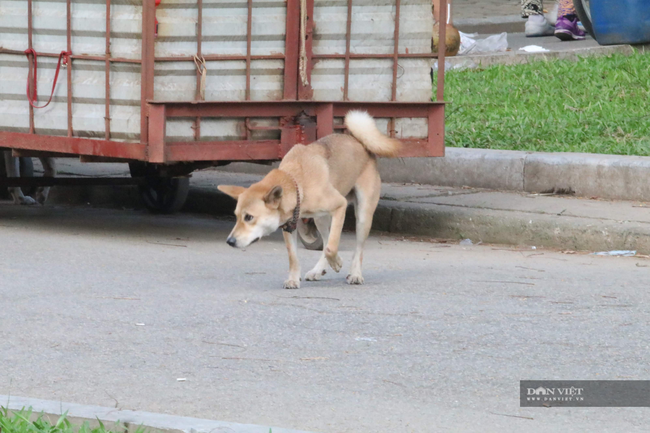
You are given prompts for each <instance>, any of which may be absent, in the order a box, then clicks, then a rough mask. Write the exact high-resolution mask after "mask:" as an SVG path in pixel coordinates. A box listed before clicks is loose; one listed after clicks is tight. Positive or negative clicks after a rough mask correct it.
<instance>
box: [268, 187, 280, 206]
mask: <svg viewBox="0 0 650 433" xmlns="http://www.w3.org/2000/svg"><path fill="white" fill-rule="evenodd" d="M280 200H282V187H281V186H280V185H276V186H274V187H273V188H271V191H269V192H267V193H266V195H265V196H264V203H266V205H267V206H269V207H270V208H272V209H277V208H278V207H280Z"/></svg>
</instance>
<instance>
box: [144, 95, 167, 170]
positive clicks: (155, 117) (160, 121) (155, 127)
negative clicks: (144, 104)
mask: <svg viewBox="0 0 650 433" xmlns="http://www.w3.org/2000/svg"><path fill="white" fill-rule="evenodd" d="M166 123H167V122H166V119H165V105H163V104H159V105H150V106H149V145H148V146H147V148H148V149H149V162H152V163H157V164H163V163H165V162H167V156H166V154H165V132H166V131H165V130H166Z"/></svg>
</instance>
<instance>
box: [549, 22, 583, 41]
mask: <svg viewBox="0 0 650 433" xmlns="http://www.w3.org/2000/svg"><path fill="white" fill-rule="evenodd" d="M555 36H557V37H558V38H559V39H560V40H561V41H584V39H585V32H584V31H582V30H580V28H579V27H578V19H577V18H574V19H573V20H570V19H568V18H567V17H560V18H558V19H557V24H555Z"/></svg>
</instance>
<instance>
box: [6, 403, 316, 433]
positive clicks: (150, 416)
mask: <svg viewBox="0 0 650 433" xmlns="http://www.w3.org/2000/svg"><path fill="white" fill-rule="evenodd" d="M6 402H8V403H6ZM0 404H1V405H5V404H7V406H6V407H7V409H9V410H11V411H19V410H21V409H23V408H25V409H27V408H32V410H33V413H34V414H35V415H38V414H40V413H43V414H45V415H51V416H53V417H55V418H54V419H53V420H52V419H51V420H50V421H53V422H56V418H58V417H59V416H61V414H63V413H66V412H67V414H68V418H69V419H70V421H71V422H74V423H81V422H84V421H89V423H90V425H91V426H96V425H98V422H97V420H98V419H99V420H100V421H102V423H104V425H105V426H106V427H107V428H111V427H113V426H116V425H117V424H118V423H119V424H121V425H123V426H126V427H127V431H128V432H129V433H133V432H135V430H136V429H137V428H138V427H140V426H143V427H145V428H149V429H153V430H157V431H162V432H165V433H178V432H185V433H203V432H205V433H212V432H221V431H227V432H232V433H269V429H272V431H273V433H310V432H307V431H300V430H289V429H283V428H277V427H269V426H261V425H253V424H237V423H230V422H224V421H212V420H207V419H200V418H190V417H184V416H174V415H165V414H158V413H151V412H142V411H134V410H121V409H115V408H111V407H101V406H88V405H82V404H74V403H63V402H59V401H54V400H40V399H36V398H25V397H15V396H7V395H0Z"/></svg>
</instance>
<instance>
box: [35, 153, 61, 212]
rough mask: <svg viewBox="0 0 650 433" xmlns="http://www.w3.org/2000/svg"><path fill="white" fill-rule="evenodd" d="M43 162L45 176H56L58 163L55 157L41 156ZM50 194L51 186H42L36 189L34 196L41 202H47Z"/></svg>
mask: <svg viewBox="0 0 650 433" xmlns="http://www.w3.org/2000/svg"><path fill="white" fill-rule="evenodd" d="M40 160H41V164H43V177H56V164H55V162H54V158H40ZM49 194H50V187H49V186H45V187H43V186H41V187H39V188H38V189H37V190H36V194H34V198H35V199H36V201H37V202H39V203H40V204H43V203H45V200H47V196H48V195H49Z"/></svg>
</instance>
